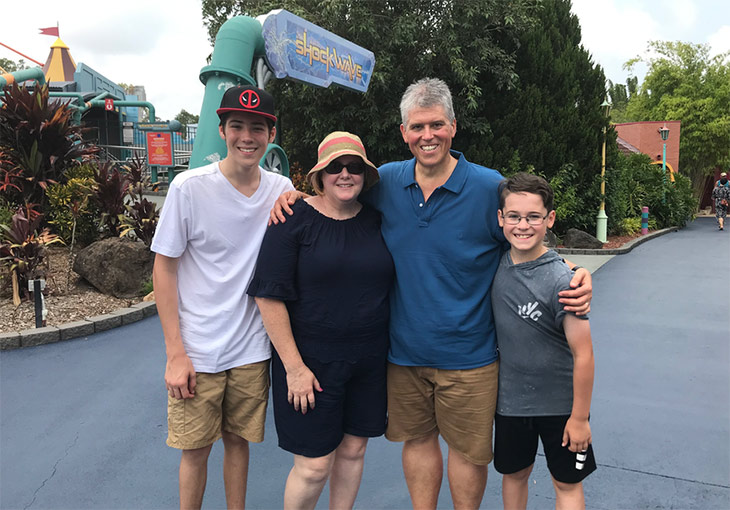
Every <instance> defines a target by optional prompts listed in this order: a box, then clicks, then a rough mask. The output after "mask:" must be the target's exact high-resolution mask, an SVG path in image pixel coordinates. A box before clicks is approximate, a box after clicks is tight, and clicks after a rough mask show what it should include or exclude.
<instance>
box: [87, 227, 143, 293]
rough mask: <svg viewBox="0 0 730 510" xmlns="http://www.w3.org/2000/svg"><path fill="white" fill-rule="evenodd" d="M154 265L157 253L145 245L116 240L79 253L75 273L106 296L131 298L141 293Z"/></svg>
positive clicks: (105, 240) (104, 242)
mask: <svg viewBox="0 0 730 510" xmlns="http://www.w3.org/2000/svg"><path fill="white" fill-rule="evenodd" d="M153 262H154V254H153V253H152V252H151V251H150V250H149V248H148V247H147V246H146V245H145V244H144V243H142V242H140V241H131V240H129V239H124V238H119V237H113V238H109V239H103V240H101V241H97V242H95V243H92V244H90V245H89V246H87V247H86V248H84V249H83V250H81V251H79V253H78V255H77V256H76V260H75V261H74V265H73V270H74V271H76V272H77V273H78V274H79V275H80V276H81V277H82V278H84V279H85V280H86V281H88V282H89V283H90V284H92V285H93V286H94V287H96V288H97V289H99V290H100V291H101V292H103V293H104V294H109V295H112V296H114V297H117V298H131V297H136V296H139V295H141V294H142V286H143V284H144V283H145V282H146V281H148V280H149V279H150V277H151V276H152V265H153Z"/></svg>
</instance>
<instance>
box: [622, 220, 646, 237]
mask: <svg viewBox="0 0 730 510" xmlns="http://www.w3.org/2000/svg"><path fill="white" fill-rule="evenodd" d="M640 231H641V218H624V219H623V220H621V229H620V231H619V232H620V233H621V234H623V235H627V236H632V235H634V234H636V233H638V232H640Z"/></svg>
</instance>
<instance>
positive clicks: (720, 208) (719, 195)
mask: <svg viewBox="0 0 730 510" xmlns="http://www.w3.org/2000/svg"><path fill="white" fill-rule="evenodd" d="M712 198H714V199H715V218H717V227H718V228H719V229H720V230H725V216H727V208H728V202H729V201H730V185H729V184H728V180H727V174H726V173H725V172H723V173H721V174H720V180H719V181H717V183H715V189H713V190H712Z"/></svg>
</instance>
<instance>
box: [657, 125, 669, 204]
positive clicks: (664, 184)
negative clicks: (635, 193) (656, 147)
mask: <svg viewBox="0 0 730 510" xmlns="http://www.w3.org/2000/svg"><path fill="white" fill-rule="evenodd" d="M659 135H660V136H661V137H662V142H664V144H663V147H662V202H666V200H667V139H668V138H669V128H668V127H667V123H666V122H665V123H664V127H662V128H661V129H659Z"/></svg>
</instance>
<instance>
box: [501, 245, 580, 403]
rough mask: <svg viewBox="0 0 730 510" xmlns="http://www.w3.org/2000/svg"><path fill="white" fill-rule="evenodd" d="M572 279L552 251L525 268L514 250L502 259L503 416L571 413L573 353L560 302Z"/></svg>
mask: <svg viewBox="0 0 730 510" xmlns="http://www.w3.org/2000/svg"><path fill="white" fill-rule="evenodd" d="M572 277H573V273H572V272H571V271H570V269H569V268H568V266H567V265H566V264H565V263H564V262H563V260H562V259H561V258H560V255H558V254H557V253H556V252H554V251H552V250H549V251H548V252H547V253H545V254H544V255H542V256H541V257H539V258H538V259H537V260H533V261H530V262H525V263H522V264H513V263H512V259H511V257H510V254H509V252H507V253H505V254H504V256H503V257H502V260H501V261H500V263H499V268H498V269H497V275H496V276H495V277H494V283H493V285H492V309H493V311H494V322H495V326H496V330H497V346H498V348H499V397H498V401H497V412H498V413H499V414H501V415H503V416H551V415H566V414H570V413H571V410H572V407H573V355H572V353H571V352H570V347H569V346H568V341H567V340H566V338H565V333H564V332H563V318H564V317H565V314H566V312H565V310H563V305H562V304H561V303H559V302H558V292H560V291H561V290H565V289H568V288H570V280H571V278H572ZM581 318H586V319H587V316H582V317H581Z"/></svg>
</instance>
